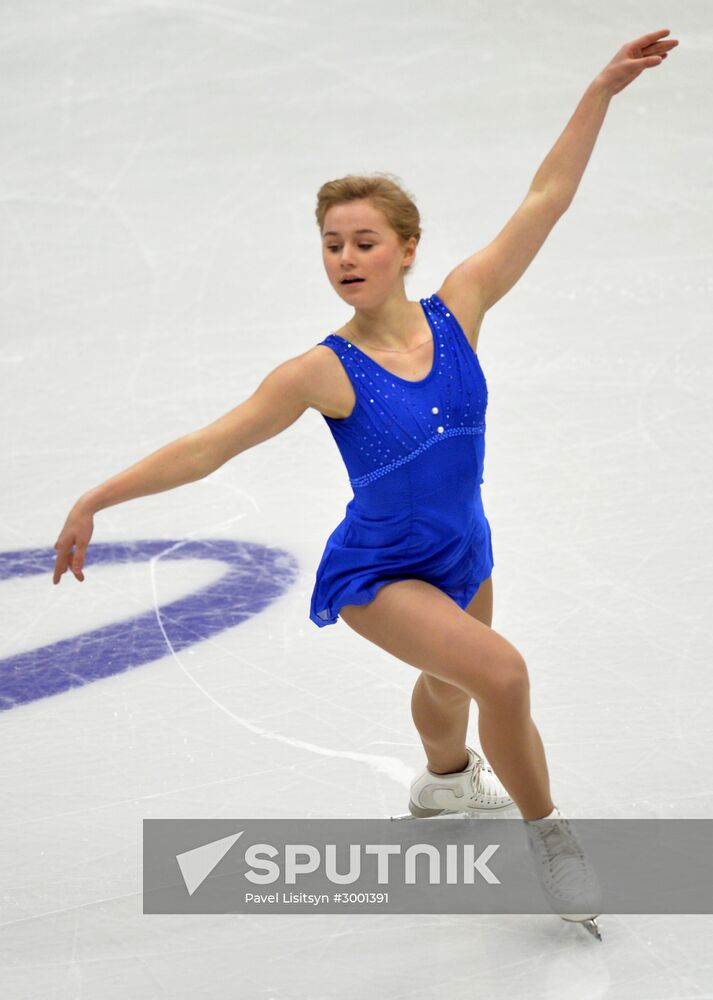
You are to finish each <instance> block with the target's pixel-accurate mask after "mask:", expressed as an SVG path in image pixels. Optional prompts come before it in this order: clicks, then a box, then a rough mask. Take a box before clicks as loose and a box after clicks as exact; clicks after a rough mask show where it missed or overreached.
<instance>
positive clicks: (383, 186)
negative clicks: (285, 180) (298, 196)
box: [315, 173, 421, 273]
mask: <svg viewBox="0 0 713 1000" xmlns="http://www.w3.org/2000/svg"><path fill="white" fill-rule="evenodd" d="M359 198H365V199H368V200H369V201H370V202H371V203H372V204H373V206H374V208H377V209H379V211H381V212H383V214H384V215H385V216H386V219H387V221H388V223H389V225H390V226H391V228H392V229H393V230H394V231H395V232H396V235H397V236H398V238H399V242H400V243H401V245H402V246H405V245H406V243H407V242H408V240H409V239H411V237H412V236H415V237H416V244H417V245H418V242H419V240H420V239H421V216H420V215H419V211H418V209H417V208H416V205H415V203H414V200H413V197H412V196H411V195H410V194H409V193H408V192H407V191H405V190H404V188H403V187H401V185H400V184H398V183H397V182H396V180H395V179H394V175H393V174H385V173H373V174H347V175H346V177H339V178H337V179H336V180H333V181H327V182H326V183H324V184H323V185H322V187H321V188H320V189H319V191H318V192H317V207H316V209H315V216H316V218H317V225H318V226H319V231H320V233H321V232H322V227H323V225H324V217H325V216H326V214H327V212H328V211H329V209H330V208H332V207H333V206H334V205H343V204H345V203H346V202H349V201H356V200H357V199H359ZM412 266H413V265H411V264H408V265H407V266H406V267H405V268H404V273H407V272H408V271H410V270H411V268H412Z"/></svg>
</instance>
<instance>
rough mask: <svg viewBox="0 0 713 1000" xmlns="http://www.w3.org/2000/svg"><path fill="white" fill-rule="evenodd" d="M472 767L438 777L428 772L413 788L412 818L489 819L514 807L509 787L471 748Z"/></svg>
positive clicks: (410, 810)
mask: <svg viewBox="0 0 713 1000" xmlns="http://www.w3.org/2000/svg"><path fill="white" fill-rule="evenodd" d="M466 750H467V751H468V766H467V767H466V768H464V770H462V771H453V772H450V773H449V774H434V772H433V771H429V769H428V768H426V770H425V771H424V772H423V774H421V775H420V776H419V777H418V778H416V780H415V781H414V782H413V784H412V785H411V791H410V798H409V806H408V807H409V812H410V813H411V815H412V816H415V817H417V818H419V819H420V818H422V817H425V816H444V815H452V814H453V813H467V814H468V815H474V816H481V817H482V816H487V815H489V814H492V813H493V812H498V811H499V810H501V809H506V808H507V807H508V806H514V803H513V800H512V799H511V798H510V796H509V795H508V793H507V791H506V789H505V787H504V786H503V785H502V784H501V782H500V781H499V780H498V778H497V777H496V775H495V773H494V772H493V769H492V767H490V765H489V764H488V762H487V761H486V760H485V758H484V757H482V756H481V754H479V753H477V752H476V751H475V750H473V749H472V748H471V747H466Z"/></svg>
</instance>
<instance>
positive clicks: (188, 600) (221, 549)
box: [0, 538, 298, 711]
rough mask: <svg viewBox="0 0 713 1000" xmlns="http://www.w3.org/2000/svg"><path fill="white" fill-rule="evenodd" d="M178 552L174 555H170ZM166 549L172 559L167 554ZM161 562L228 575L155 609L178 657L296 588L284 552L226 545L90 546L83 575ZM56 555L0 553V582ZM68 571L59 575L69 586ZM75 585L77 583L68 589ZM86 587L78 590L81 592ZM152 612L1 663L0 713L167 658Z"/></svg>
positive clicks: (290, 559) (44, 568) (47, 564)
mask: <svg viewBox="0 0 713 1000" xmlns="http://www.w3.org/2000/svg"><path fill="white" fill-rule="evenodd" d="M173 546H177V547H176V548H172V547H173ZM169 549H171V551H167V550H169ZM152 556H160V557H161V559H175V560H179V559H218V560H220V561H221V562H224V563H225V564H226V566H227V572H226V573H225V575H224V576H222V577H221V578H220V579H219V580H216V582H215V583H212V584H210V585H209V586H207V587H204V588H203V589H202V590H199V591H196V592H195V593H193V594H188V595H186V596H185V597H182V598H180V600H177V601H173V603H171V604H166V605H164V606H163V607H160V608H159V609H158V611H159V612H160V615H161V622H162V624H163V628H164V629H165V632H166V635H167V636H168V639H169V641H170V643H171V646H172V647H173V648H174V649H175V650H176V651H180V650H182V649H185V648H186V646H191V645H193V644H194V643H196V642H200V641H201V640H203V639H207V638H208V637H209V636H211V635H215V634H216V633H217V632H222V631H223V630H224V629H226V628H232V627H233V626H235V625H239V624H240V623H241V622H243V621H245V619H246V618H252V617H253V616H254V615H256V614H259V613H260V611H262V610H263V609H264V608H266V607H267V606H268V605H269V604H270V603H271V602H272V601H274V600H275V599H276V598H278V597H280V596H281V595H282V594H283V593H284V592H285V591H286V590H287V588H288V587H289V586H290V585H291V584H292V583H293V582H294V580H295V578H296V576H297V573H298V564H297V561H296V560H295V558H294V556H292V555H291V554H290V553H289V552H285V551H284V550H282V549H274V548H268V547H267V546H265V545H258V544H255V543H252V542H237V541H231V540H229V539H222V538H221V539H214V540H211V539H199V540H193V541H185V542H183V541H180V540H178V541H170V540H163V539H161V540H159V541H136V542H116V543H112V544H92V545H91V548H90V549H89V560H88V561H87V563H86V564H85V569H88V570H89V572H91V568H92V566H96V565H98V564H105V565H106V564H110V565H116V564H117V563H128V562H139V561H143V560H145V559H149V558H151V557H152ZM56 557H57V553H56V551H55V550H54V549H46V548H45V549H25V550H21V551H17V552H0V580H10V579H13V578H16V577H21V576H38V575H41V574H42V575H44V574H47V577H48V583H49V585H50V586H54V584H53V583H52V572H53V569H54V561H55V559H56ZM70 576H71V571H68V574H65V577H64V579H66V580H69V578H70ZM73 582H75V584H76V581H73ZM86 585H87V584H86V582H85V583H83V584H81V586H86ZM168 652H169V648H168V646H167V643H166V639H165V638H164V635H163V632H162V631H161V627H160V625H159V621H158V617H157V610H156V609H155V608H153V609H151V610H150V611H147V612H145V613H143V614H140V615H137V616H135V617H133V618H127V619H125V620H123V621H119V622H114V623H112V624H111V625H106V626H104V627H102V628H97V629H95V630H93V631H91V632H85V633H83V634H81V635H77V636H73V637H72V638H69V639H62V640H61V641H60V642H55V643H52V644H51V645H49V646H41V647H39V648H38V649H31V650H28V651H27V652H24V653H20V654H18V655H16V656H9V657H7V658H6V659H2V660H0V711H4V710H7V709H10V708H13V707H14V706H15V705H21V704H23V703H25V702H29V701H35V700H37V699H38V698H47V697H49V696H50V695H54V694H60V693H61V692H62V691H67V690H69V689H70V688H74V687H82V686H83V685H85V684H89V683H91V682H92V681H96V680H99V679H100V678H102V677H109V676H111V675H112V674H118V673H121V672H122V671H124V670H129V669H132V668H133V667H139V666H141V665H142V664H144V663H149V662H151V661H152V660H157V659H160V658H161V657H163V656H166V655H167V653H168Z"/></svg>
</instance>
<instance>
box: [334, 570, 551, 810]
mask: <svg viewBox="0 0 713 1000" xmlns="http://www.w3.org/2000/svg"><path fill="white" fill-rule="evenodd" d="M339 613H340V615H341V617H342V618H343V619H344V621H345V622H346V623H347V625H349V627H350V628H352V629H354V631H355V632H357V633H358V634H359V635H361V636H363V637H364V638H365V639H368V640H369V641H370V642H373V643H374V644H375V645H377V646H379V647H380V648H381V649H385V650H386V651H387V652H388V653H391V654H392V655H393V656H396V657H397V658H398V659H400V660H402V661H403V662H404V663H408V664H409V665H410V666H413V667H417V668H418V669H420V670H422V671H424V672H425V673H426V674H429V675H431V676H433V677H435V678H437V679H438V680H441V681H445V682H446V683H447V684H452V685H454V686H455V687H457V688H460V689H461V690H462V691H464V692H465V693H466V694H468V695H469V697H471V698H474V699H475V701H476V702H477V704H478V711H479V719H478V728H479V735H480V742H481V745H482V748H483V752H484V753H485V755H486V757H487V758H488V761H489V762H490V764H491V765H492V767H493V770H494V771H495V773H496V774H497V776H498V778H499V779H500V780H501V782H502V783H503V785H504V786H505V788H506V789H507V790H508V793H509V794H510V795H511V796H512V798H513V800H514V801H515V803H516V804H517V806H518V808H519V810H520V812H521V813H522V817H523V819H526V820H527V819H540V818H541V817H542V816H547V815H549V813H550V812H551V811H552V809H553V808H554V803H553V802H552V799H551V797H550V788H549V776H548V772H547V764H546V760H545V756H544V750H543V749H542V741H541V740H540V738H539V733H538V732H537V730H536V728H535V724H534V722H533V721H532V718H531V716H530V681H529V676H528V673H527V667H526V665H525V661H524V659H523V657H522V656H521V654H520V653H519V652H518V650H517V649H516V648H515V647H514V646H513V645H512V643H510V642H508V640H507V639H505V638H504V636H502V635H500V634H499V633H498V632H496V631H495V630H494V629H492V628H490V627H488V626H487V625H485V624H483V623H482V622H480V621H478V620H477V619H476V618H474V617H472V616H471V615H469V614H467V613H466V612H465V611H464V610H463V609H462V608H460V607H459V606H458V605H457V604H456V603H455V601H453V600H452V599H451V598H450V597H448V596H447V595H446V594H444V593H443V591H441V590H439V589H438V588H437V587H434V586H432V585H431V584H429V583H426V582H425V581H424V580H398V581H396V582H394V583H389V584H386V585H385V586H383V587H381V588H380V590H379V591H378V593H377V594H376V597H375V598H374V599H373V600H372V601H370V602H369V603H368V604H348V605H344V606H343V607H342V608H341V609H340V612H339Z"/></svg>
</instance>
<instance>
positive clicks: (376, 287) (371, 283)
mask: <svg viewBox="0 0 713 1000" xmlns="http://www.w3.org/2000/svg"><path fill="white" fill-rule="evenodd" d="M409 242H410V241H409ZM414 253H415V247H414V248H413V251H412V250H409V251H408V253H406V254H405V253H404V250H403V248H402V247H401V244H400V243H399V238H398V236H397V235H396V232H395V231H394V230H393V229H392V228H391V226H390V225H389V223H388V221H387V219H386V217H385V216H384V214H383V213H382V212H380V211H379V210H378V209H377V208H374V206H373V205H371V204H370V203H369V202H368V201H366V200H365V199H360V200H358V201H350V202H347V203H346V204H344V205H334V206H333V207H332V208H330V209H329V211H328V212H327V214H326V215H325V217H324V225H323V226H322V257H323V260H324V268H325V270H326V272H327V276H328V278H329V281H330V283H331V285H332V287H333V288H334V289H335V291H336V292H337V294H338V295H339V296H340V297H341V298H342V299H344V301H345V302H348V303H349V305H351V306H353V307H354V308H355V309H358V308H359V307H360V306H362V307H367V308H368V307H369V306H371V305H373V304H374V303H375V302H382V301H383V300H384V299H385V298H387V296H388V294H389V292H390V291H391V290H392V289H393V287H394V285H396V284H397V282H399V281H403V275H402V270H401V269H402V267H404V266H406V265H407V264H410V263H411V262H412V260H413V254H414ZM346 277H356V278H362V279H363V280H362V281H359V282H356V283H355V284H344V283H343V279H344V278H346Z"/></svg>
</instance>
